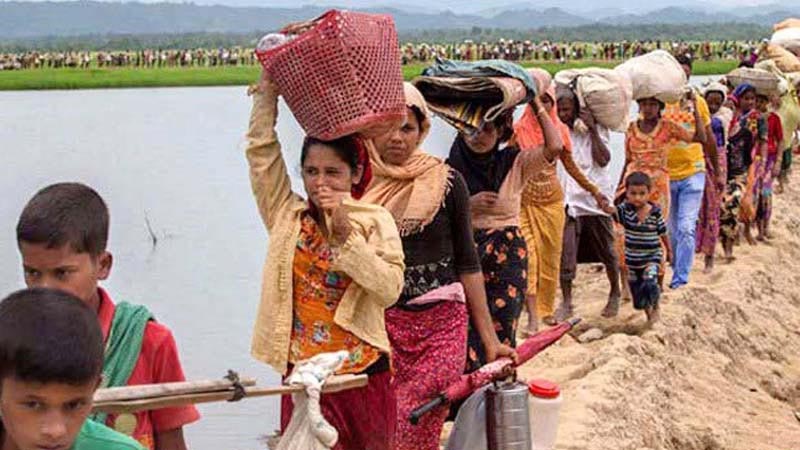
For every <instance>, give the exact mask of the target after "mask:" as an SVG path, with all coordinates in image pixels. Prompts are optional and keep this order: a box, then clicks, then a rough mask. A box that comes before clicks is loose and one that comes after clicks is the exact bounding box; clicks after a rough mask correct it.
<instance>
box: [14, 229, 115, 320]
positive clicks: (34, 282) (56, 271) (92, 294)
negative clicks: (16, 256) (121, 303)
mask: <svg viewBox="0 0 800 450" xmlns="http://www.w3.org/2000/svg"><path fill="white" fill-rule="evenodd" d="M19 250H20V253H21V254H22V268H23V271H24V273H25V284H26V285H27V286H28V287H29V288H33V287H43V288H51V289H58V290H61V291H65V292H68V293H70V294H72V295H74V296H76V297H78V298H79V299H81V300H82V301H83V302H84V303H86V304H87V305H88V306H89V307H90V308H93V309H94V310H96V309H97V308H98V307H99V304H100V299H99V294H98V293H97V282H98V281H101V280H105V279H107V278H108V275H109V273H110V272H111V265H112V262H113V259H112V257H111V254H110V253H108V252H103V253H102V254H101V255H99V256H96V257H93V256H91V255H90V254H89V253H77V252H75V251H74V250H73V249H72V248H71V247H70V246H69V245H63V246H61V247H58V248H47V245H46V244H32V243H28V242H20V243H19Z"/></svg>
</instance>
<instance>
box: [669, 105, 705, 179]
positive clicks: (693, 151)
mask: <svg viewBox="0 0 800 450" xmlns="http://www.w3.org/2000/svg"><path fill="white" fill-rule="evenodd" d="M681 103H682V102H678V103H671V104H669V105H667V106H666V108H665V109H664V114H663V117H664V118H665V119H668V120H671V121H673V122H675V123H677V124H678V125H680V126H681V127H683V128H684V129H685V130H686V131H688V132H689V133H691V135H692V136H694V134H695V131H696V130H695V126H694V107H693V106H692V104H691V103H690V102H685V104H684V105H681ZM697 109H698V110H699V111H700V120H701V121H702V122H703V126H705V127H708V126H709V125H711V113H710V112H709V110H708V104H707V103H706V101H705V99H704V98H703V97H702V96H700V95H698V96H697ZM667 168H668V169H669V178H670V180H673V181H675V180H683V179H686V178H689V177H690V176H692V175H694V174H696V173H700V172H705V170H706V163H705V155H704V153H703V144H700V143H697V142H675V143H674V144H673V145H671V146H670V147H669V149H668V150H667Z"/></svg>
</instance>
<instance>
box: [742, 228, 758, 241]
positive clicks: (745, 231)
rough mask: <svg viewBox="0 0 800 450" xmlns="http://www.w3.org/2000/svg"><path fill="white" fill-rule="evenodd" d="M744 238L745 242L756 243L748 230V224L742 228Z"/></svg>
mask: <svg viewBox="0 0 800 450" xmlns="http://www.w3.org/2000/svg"><path fill="white" fill-rule="evenodd" d="M744 238H745V240H746V241H747V243H748V244H750V245H756V244H757V242H756V240H755V239H753V233H751V232H750V227H749V226H746V227H745V228H744Z"/></svg>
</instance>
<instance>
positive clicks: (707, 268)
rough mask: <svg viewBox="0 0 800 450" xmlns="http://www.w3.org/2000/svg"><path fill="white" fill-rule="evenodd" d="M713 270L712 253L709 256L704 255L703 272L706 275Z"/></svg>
mask: <svg viewBox="0 0 800 450" xmlns="http://www.w3.org/2000/svg"><path fill="white" fill-rule="evenodd" d="M713 271H714V256H713V255H711V256H708V255H706V266H705V268H704V269H703V273H704V274H706V275H708V274H710V273H711V272H713Z"/></svg>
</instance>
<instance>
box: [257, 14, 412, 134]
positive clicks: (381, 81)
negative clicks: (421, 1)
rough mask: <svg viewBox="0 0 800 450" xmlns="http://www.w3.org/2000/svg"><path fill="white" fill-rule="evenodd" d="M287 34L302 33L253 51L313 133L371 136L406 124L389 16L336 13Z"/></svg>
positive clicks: (394, 34)
mask: <svg viewBox="0 0 800 450" xmlns="http://www.w3.org/2000/svg"><path fill="white" fill-rule="evenodd" d="M283 32H284V33H290V34H298V36H297V37H296V38H295V39H293V40H292V41H290V42H288V43H286V44H284V45H281V46H278V47H274V48H271V49H268V50H264V51H260V50H258V51H256V55H257V56H258V59H259V61H260V62H261V64H262V66H263V67H264V69H265V70H266V71H267V73H268V74H269V75H270V77H271V78H272V80H273V81H274V82H275V83H276V84H277V86H278V88H279V89H280V92H281V94H282V95H283V97H284V99H285V100H286V103H287V104H288V105H289V108H290V109H291V110H292V113H294V116H295V118H296V119H297V121H298V122H299V123H300V125H301V126H302V127H303V129H305V131H306V133H308V134H309V135H310V136H313V137H315V138H318V139H322V140H331V139H336V138H339V137H342V136H346V135H348V134H352V133H356V132H360V133H361V134H362V135H364V136H366V137H374V136H376V135H379V134H382V133H383V132H385V131H386V130H389V129H391V128H393V127H395V126H397V125H398V124H399V123H401V122H402V121H403V119H404V118H405V115H406V112H405V98H404V94H403V75H402V71H401V67H400V47H399V45H398V40H397V32H396V31H395V26H394V20H393V19H392V18H391V17H390V16H388V15H376V14H364V13H355V12H349V11H337V10H333V11H329V12H327V13H325V14H324V15H322V16H320V17H319V18H317V19H314V20H312V21H309V22H304V23H300V24H293V25H290V26H288V27H286V28H285V29H284V30H283Z"/></svg>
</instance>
